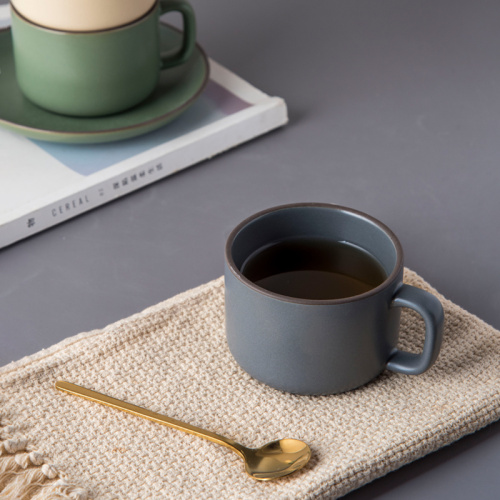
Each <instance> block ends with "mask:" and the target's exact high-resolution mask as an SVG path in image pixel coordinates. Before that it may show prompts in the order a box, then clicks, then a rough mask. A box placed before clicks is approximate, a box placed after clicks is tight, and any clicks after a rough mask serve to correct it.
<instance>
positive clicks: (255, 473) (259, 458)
mask: <svg viewBox="0 0 500 500" xmlns="http://www.w3.org/2000/svg"><path fill="white" fill-rule="evenodd" d="M56 389H59V390H60V391H64V392H68V393H70V394H73V395H75V396H80V397H82V398H85V399H89V400H90V401H94V402H96V403H101V404H103V405H107V406H111V408H115V409H117V410H122V411H125V412H127V413H131V414H132V415H136V416H138V417H143V418H147V419H148V420H151V421H153V422H156V423H157V424H162V425H166V426H168V427H173V428H174V429H177V430H179V431H184V432H187V433H188V434H194V435H195V436H198V437H201V438H204V439H208V440H209V441H212V442H214V443H217V444H220V445H222V446H225V447H226V448H229V449H230V450H232V451H234V452H235V453H237V454H238V455H239V456H240V457H241V458H242V459H243V460H244V461H245V470H246V472H247V474H248V475H249V476H250V477H253V478H254V479H258V480H260V481H268V480H269V479H277V478H279V477H283V476H287V475H288V474H291V473H292V472H295V471H296V470H299V469H301V468H302V467H304V465H306V463H307V462H308V461H309V459H310V458H311V450H310V448H309V446H308V445H307V444H306V443H304V442H303V441H299V440H298V439H280V440H278V441H273V442H271V443H268V444H265V445H264V446H262V447H261V448H247V447H246V446H242V445H241V444H239V443H237V442H236V441H233V440H232V439H229V438H226V437H224V436H220V435H219V434H215V433H214V432H210V431H206V430H204V429H200V428H199V427H195V426H194V425H190V424H186V423H184V422H181V421H180V420H175V419H173V418H170V417H166V416H165V415H161V414H160V413H155V412H154V411H151V410H146V409H145V408H141V407H140V406H135V405H133V404H130V403H125V401H120V400H119V399H115V398H112V397H110V396H106V395H105V394H101V393H100V392H95V391H92V390H90V389H86V388H85V387H81V386H79V385H76V384H72V383H70V382H64V381H58V382H56Z"/></svg>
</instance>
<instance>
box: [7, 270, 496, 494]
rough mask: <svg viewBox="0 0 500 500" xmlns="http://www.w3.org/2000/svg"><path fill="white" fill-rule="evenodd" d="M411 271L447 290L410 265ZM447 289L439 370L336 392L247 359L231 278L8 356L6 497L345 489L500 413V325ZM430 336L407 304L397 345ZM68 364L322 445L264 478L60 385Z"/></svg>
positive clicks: (150, 403) (115, 391)
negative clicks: (286, 470)
mask: <svg viewBox="0 0 500 500" xmlns="http://www.w3.org/2000/svg"><path fill="white" fill-rule="evenodd" d="M405 281H406V282H407V283H410V284H412V285H415V286H419V287H421V288H424V289H427V290H429V291H431V292H432V293H436V292H435V290H432V289H431V288H430V287H429V285H427V284H426V283H425V282H424V281H423V280H422V279H421V278H420V277H419V276H417V275H416V274H415V273H413V272H411V271H407V272H406V275H405ZM436 294H437V293H436ZM438 296H439V295H438ZM439 298H440V299H441V301H442V303H443V306H444V309H445V315H446V324H445V334H444V342H443V347H442V351H441V355H440V357H439V358H438V361H437V363H436V365H435V366H434V367H433V368H432V369H431V370H429V371H428V372H427V373H425V374H423V375H420V376H416V377H415V376H405V375H400V374H394V373H390V372H385V373H384V374H382V375H381V376H380V377H379V378H378V379H377V380H375V381H374V382H372V383H370V384H368V385H367V386H365V387H363V388H361V389H358V390H355V391H352V392H349V393H346V394H342V395H337V396H321V397H305V396H294V395H290V394H285V393H282V392H280V391H277V390H274V389H271V388H269V387H267V386H265V385H263V384H261V383H259V382H257V381H256V380H253V379H252V378H251V377H250V376H249V375H247V374H246V373H245V372H244V371H243V370H242V369H240V367H239V366H238V365H237V364H236V362H235V361H234V360H233V358H232V357H231V354H230V352H229V351H228V348H227V345H226V340H225V335H224V283H223V279H222V278H220V279H217V280H215V281H212V282H210V283H208V284H206V285H203V286H200V287H198V288H196V289H194V290H191V291H188V292H186V293H183V294H181V295H179V296H177V297H174V298H173V299H170V300H167V301H165V302H163V303H160V304H158V305H156V306H154V307H151V308H149V309H147V310H145V311H144V312H142V313H140V314H136V315H134V316H132V317H130V318H127V319H124V320H122V321H119V322H117V323H115V324H113V325H110V326H108V327H106V328H104V329H103V330H97V331H93V332H90V333H84V334H80V335H77V336H76V337H72V338H69V339H67V340H65V341H64V342H61V343H60V344H57V345H56V346H53V347H52V348H50V349H47V350H44V351H41V352H39V353H37V354H35V355H33V356H30V357H27V358H24V359H22V360H20V361H18V362H15V363H11V364H10V365H7V366H5V367H4V368H1V369H0V390H1V392H0V394H1V396H0V398H1V400H0V401H1V407H0V417H1V425H2V427H0V443H2V444H0V498H36V499H42V498H74V499H80V500H83V499H85V498H92V497H94V498H99V499H114V498H123V499H164V498H165V499H176V500H178V499H190V500H191V499H232V498H238V499H240V498H245V499H253V498H258V499H275V498H294V499H295V498H335V497H337V496H341V495H343V494H345V493H347V492H348V491H350V490H352V489H355V488H357V487H359V486H361V485H363V484H365V483H367V482H369V481H371V480H373V479H375V478H376V477H379V476H382V475H384V474H386V473H388V472H390V471H392V470H394V469H397V468H398V467H401V466H402V465H403V464H406V463H408V462H411V461H413V460H415V459H417V458H419V457H422V456H423V455H425V454H427V453H429V452H431V451H433V450H436V449H438V448H439V447H441V446H444V445H446V444H449V443H451V442H452V441H454V440H456V439H458V438H460V437H462V436H464V435H465V434H468V433H471V432H474V431H475V430H477V429H479V428H481V427H483V426H485V425H486V424H488V423H490V422H493V421H494V420H496V419H498V418H499V417H500V405H499V402H500V332H498V331H496V330H494V329H493V328H492V327H490V326H488V325H486V324H485V323H484V322H482V321H481V320H479V319H478V318H476V317H474V316H473V315H471V314H469V313H467V312H466V311H464V310H462V309H461V308H460V307H458V306H457V305H455V304H453V303H451V302H450V301H448V300H446V299H444V298H443V297H442V296H439ZM422 339H423V322H422V320H421V319H420V318H419V317H418V315H416V314H415V313H413V312H411V311H408V310H405V311H404V313H403V315H402V332H401V341H400V346H401V347H402V348H404V349H411V350H418V349H419V348H420V346H421V344H422ZM58 379H64V380H68V381H71V382H75V383H77V384H80V385H84V386H87V387H89V388H92V389H95V390H97V391H100V392H104V393H107V394H109V395H112V396H114V397H117V398H120V399H123V400H126V401H129V402H131V403H135V404H138V405H140V406H144V407H147V408H150V409H152V410H154V411H157V412H161V413H164V414H166V415H169V416H171V417H174V418H176V419H179V420H182V421H185V422H189V423H192V424H194V425H197V426H200V427H203V428H206V429H209V430H212V431H215V432H217V433H220V434H223V435H225V436H228V437H231V438H233V439H235V440H236V441H239V442H240V443H242V444H244V445H247V446H250V447H257V446H260V445H262V444H264V443H266V442H268V441H272V440H274V439H278V438H284V437H294V438H298V439H302V440H304V441H306V442H307V443H308V444H309V445H310V446H311V449H312V451H313V458H312V460H311V462H310V463H309V464H308V465H307V466H306V468H305V469H303V470H301V471H299V472H298V473H295V474H293V475H291V476H288V477H286V478H283V479H280V480H277V481H271V482H265V483H262V482H257V481H254V480H253V479H251V478H249V477H248V476H247V475H246V474H245V473H244V470H243V464H242V461H241V459H240V458H239V457H238V456H237V455H236V454H234V453H232V452H231V451H230V450H227V449H226V448H223V447H220V446H217V445H216V444H213V443H211V442H208V441H205V440H202V439H200V438H197V437H194V436H191V435H188V434H185V433H182V432H179V431H176V430H173V429H170V428H167V427H164V426H160V425H158V424H154V423H152V422H149V421H146V420H143V419H140V418H137V417H134V416H132V415H129V414H126V413H122V412H118V411H116V410H112V409H110V408H108V407H104V406H101V405H98V404H96V403H92V402H89V401H85V400H82V399H80V398H76V397H74V396H70V395H67V394H63V393H60V392H58V391H56V390H54V389H53V386H54V382H55V381H56V380H58ZM2 440H3V441H2ZM30 457H31V458H30ZM13 464H14V465H13ZM42 469H44V470H45V473H46V474H44V473H43V472H42ZM42 476H43V477H42ZM33 477H34V479H33ZM15 481H17V486H16V484H14V483H15ZM13 484H14V486H13ZM15 487H16V488H18V489H17V490H16V489H15ZM13 491H17V492H18V493H19V494H18V495H17V494H13V493H12V492H13ZM56 491H57V496H56V493H55V492H56ZM2 495H3V496H2ZM16 495H17V496H16Z"/></svg>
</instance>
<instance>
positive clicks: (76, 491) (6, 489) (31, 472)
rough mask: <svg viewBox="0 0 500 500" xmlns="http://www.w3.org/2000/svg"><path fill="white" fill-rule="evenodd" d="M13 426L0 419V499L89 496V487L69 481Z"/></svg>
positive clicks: (87, 499)
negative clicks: (19, 434) (79, 485)
mask: <svg viewBox="0 0 500 500" xmlns="http://www.w3.org/2000/svg"><path fill="white" fill-rule="evenodd" d="M15 430H16V429H15V428H14V426H12V425H2V423H0V500H14V499H15V500H90V499H91V498H93V495H92V494H91V491H90V490H88V489H84V488H79V487H77V486H74V485H72V484H69V483H68V482H67V481H66V480H65V479H64V477H63V476H62V475H61V473H60V472H59V471H58V470H57V468H56V467H54V466H53V465H50V464H48V463H47V462H46V461H45V459H44V457H43V456H42V455H41V454H40V453H38V452H36V451H34V450H32V449H30V446H29V444H28V441H27V440H26V439H24V438H23V437H18V436H16V437H13V436H14V434H15Z"/></svg>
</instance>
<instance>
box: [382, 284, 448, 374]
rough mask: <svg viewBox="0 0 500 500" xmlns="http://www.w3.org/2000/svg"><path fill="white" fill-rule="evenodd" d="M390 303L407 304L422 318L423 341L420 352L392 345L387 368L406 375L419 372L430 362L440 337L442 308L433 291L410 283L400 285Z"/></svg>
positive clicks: (438, 347)
mask: <svg viewBox="0 0 500 500" xmlns="http://www.w3.org/2000/svg"><path fill="white" fill-rule="evenodd" d="M391 307H408V308H410V309H413V310H414V311H417V312H418V313H419V314H420V315H421V316H422V318H423V319H424V321H425V342H424V347H423V350H422V353H421V354H414V353H411V352H406V351H400V350H399V349H394V350H393V352H392V353H391V356H390V357H389V361H388V362H387V368H388V369H389V370H391V371H393V372H397V373H404V374H406V375H419V374H420V373H423V372H425V371H426V370H427V369H428V368H430V367H431V366H432V364H433V363H434V361H436V358H437V357H438V354H439V350H440V349H441V342H442V340H443V323H444V312H443V306H442V305H441V302H439V300H438V299H437V298H436V297H434V295H432V294H430V293H429V292H426V291H425V290H422V289H420V288H416V287H414V286H411V285H402V286H401V288H399V290H398V291H397V292H396V294H395V295H394V297H393V299H392V303H391Z"/></svg>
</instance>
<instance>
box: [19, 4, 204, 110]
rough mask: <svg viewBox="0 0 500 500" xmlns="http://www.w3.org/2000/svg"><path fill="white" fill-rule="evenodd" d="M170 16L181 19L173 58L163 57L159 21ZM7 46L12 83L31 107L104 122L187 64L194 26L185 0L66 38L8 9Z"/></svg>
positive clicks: (193, 19) (192, 14)
mask: <svg viewBox="0 0 500 500" xmlns="http://www.w3.org/2000/svg"><path fill="white" fill-rule="evenodd" d="M171 11H177V12H180V13H181V15H182V17H183V22H184V35H183V42H182V46H181V48H180V49H179V50H177V52H176V53H174V54H172V53H171V51H170V52H169V53H166V54H165V53H163V54H162V53H160V45H159V17H160V15H162V14H164V13H166V12H171ZM12 41H13V47H14V60H15V69H16V77H17V81H18V84H19V87H20V89H21V90H22V92H23V94H24V95H25V96H26V97H27V98H28V99H29V100H30V101H32V102H33V103H35V104H37V105H38V106H40V107H42V108H45V109H47V110H49V111H52V112H55V113H60V114H64V115H71V116H103V115H109V114H113V113H118V112H120V111H124V110H126V109H128V108H131V107H133V106H135V105H136V104H139V103H140V102H141V101H143V100H144V99H146V98H147V97H148V96H149V95H150V94H151V93H152V91H153V90H154V89H155V87H156V85H157V82H158V79H159V75H160V71H161V70H163V69H167V68H171V67H172V66H177V65H179V64H183V63H184V62H186V61H187V60H188V59H189V57H190V56H191V54H192V52H193V50H194V48H195V43H196V21H195V16H194V12H193V9H192V8H191V6H190V5H189V4H188V3H187V2H185V1H184V0H159V1H158V2H157V3H156V4H155V5H154V7H153V8H152V10H150V11H149V12H148V13H147V14H146V15H145V16H143V17H141V18H140V19H138V20H137V21H135V22H133V23H130V24H127V25H124V26H121V27H118V28H114V29H110V30H104V31H94V32H70V31H58V30H52V29H48V28H44V27H42V26H38V25H36V24H34V23H31V22H30V21H28V20H27V19H25V18H24V17H22V16H21V15H20V14H19V13H18V12H17V11H16V10H15V9H14V7H12ZM174 49H175V47H172V50H174Z"/></svg>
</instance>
